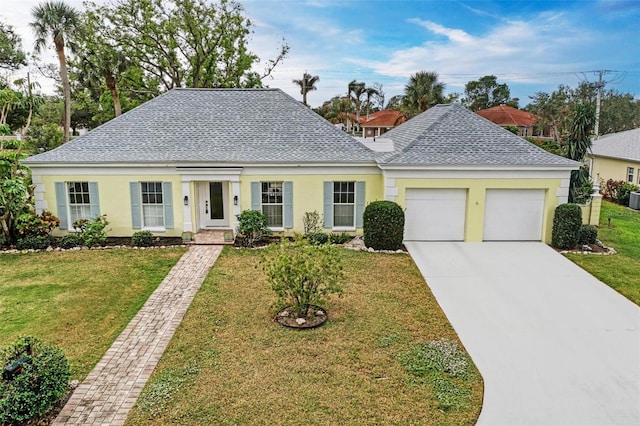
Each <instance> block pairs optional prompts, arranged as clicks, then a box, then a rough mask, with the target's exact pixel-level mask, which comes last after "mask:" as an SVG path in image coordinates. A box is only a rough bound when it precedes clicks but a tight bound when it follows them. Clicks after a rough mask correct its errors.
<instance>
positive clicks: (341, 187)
mask: <svg viewBox="0 0 640 426" xmlns="http://www.w3.org/2000/svg"><path fill="white" fill-rule="evenodd" d="M354 211H355V182H333V226H334V227H338V228H339V227H351V228H352V227H354V226H355V221H354Z"/></svg>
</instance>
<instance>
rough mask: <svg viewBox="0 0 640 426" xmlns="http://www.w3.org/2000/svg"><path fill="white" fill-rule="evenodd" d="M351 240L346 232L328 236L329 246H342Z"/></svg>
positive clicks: (333, 233)
mask: <svg viewBox="0 0 640 426" xmlns="http://www.w3.org/2000/svg"><path fill="white" fill-rule="evenodd" d="M352 238H353V236H351V235H349V234H348V233H346V232H340V233H337V232H332V233H331V234H329V242H330V243H331V244H344V243H346V242H347V241H351V239H352Z"/></svg>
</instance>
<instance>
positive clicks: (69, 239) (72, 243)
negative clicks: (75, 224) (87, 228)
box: [60, 234, 84, 249]
mask: <svg viewBox="0 0 640 426" xmlns="http://www.w3.org/2000/svg"><path fill="white" fill-rule="evenodd" d="M83 244H84V240H83V239H82V237H81V236H80V235H78V234H67V235H65V236H64V237H62V238H60V247H62V248H63V249H70V248H74V247H82V245H83Z"/></svg>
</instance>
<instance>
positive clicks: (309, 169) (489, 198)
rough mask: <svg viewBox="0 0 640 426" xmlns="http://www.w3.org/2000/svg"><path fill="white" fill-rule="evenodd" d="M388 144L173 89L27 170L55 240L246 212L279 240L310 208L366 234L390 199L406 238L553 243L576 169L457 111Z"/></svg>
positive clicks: (190, 225) (245, 100)
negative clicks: (401, 212)
mask: <svg viewBox="0 0 640 426" xmlns="http://www.w3.org/2000/svg"><path fill="white" fill-rule="evenodd" d="M247 117H250V119H247ZM301 129H303V130H301ZM385 138H389V139H390V141H391V143H390V144H389V149H386V150H385V151H384V152H376V151H373V150H371V149H369V148H367V147H366V146H365V145H364V144H361V143H359V142H358V141H356V140H355V139H353V138H352V137H351V136H349V135H347V134H345V133H344V132H342V131H340V130H338V129H336V128H335V127H334V126H333V125H331V123H329V122H327V121H326V120H324V119H323V118H322V117H320V116H318V115H317V114H315V113H314V112H313V111H311V110H310V109H309V108H306V107H305V106H304V105H302V104H300V102H298V101H296V100H295V99H293V98H292V97H290V96H288V95H286V94H285V93H284V92H282V91H281V90H278V89H174V90H171V91H169V92H167V93H165V94H163V95H161V96H158V97H157V98H155V99H153V100H151V101H149V102H147V103H145V104H143V105H141V106H139V107H137V108H135V109H133V110H131V111H128V112H126V113H125V114H123V115H121V116H120V117H117V118H115V119H113V120H111V121H110V122H108V123H106V124H104V125H102V126H100V127H98V128H96V129H94V130H92V131H91V132H89V133H88V134H86V135H84V136H81V137H78V138H76V139H74V140H72V141H70V142H68V143H66V144H64V145H62V146H60V147H58V148H56V149H54V150H52V151H49V152H45V153H42V154H38V155H35V156H33V157H30V158H28V159H27V160H26V161H25V164H26V165H28V166H29V167H30V168H31V170H32V175H33V182H34V184H35V185H36V188H35V198H36V207H37V208H38V209H39V210H42V209H49V210H52V211H53V212H54V213H55V214H56V215H57V216H58V217H59V218H60V219H61V223H62V225H61V229H62V230H63V231H61V232H64V230H68V229H70V224H71V223H72V222H73V221H74V220H76V219H78V218H82V217H95V216H97V215H98V214H107V215H108V217H109V220H110V222H111V224H110V228H111V231H110V233H109V235H111V236H129V235H131V234H132V233H133V232H135V231H137V230H140V229H148V230H150V231H152V232H154V233H156V234H157V235H163V236H180V235H182V234H183V233H184V232H199V231H201V230H207V229H234V228H235V227H236V225H237V219H236V215H238V214H239V213H240V212H241V211H243V210H246V209H256V210H261V211H262V212H264V213H265V214H266V215H267V218H268V222H269V226H270V227H271V229H272V230H274V231H278V232H283V233H287V234H290V233H293V232H302V231H303V221H302V219H303V216H304V213H305V212H311V211H314V210H315V211H318V212H320V213H322V214H323V226H324V230H325V231H326V232H343V231H347V232H361V231H362V230H361V227H362V213H363V211H364V208H365V206H366V204H367V203H369V202H371V201H374V200H382V199H387V200H392V201H396V202H398V203H399V204H400V205H401V206H403V207H404V208H405V209H406V221H407V224H406V233H405V238H406V239H407V240H411V239H412V240H459V241H483V240H535V241H541V240H542V241H549V240H550V239H551V226H552V217H553V211H554V209H555V207H556V206H557V205H558V204H559V203H563V202H566V200H567V193H568V185H569V176H570V172H571V170H573V169H576V168H577V167H578V164H577V163H575V162H573V161H570V160H567V159H565V158H561V157H557V156H555V155H552V154H549V153H547V152H546V151H543V150H541V149H539V148H537V147H535V146H534V145H532V144H530V143H528V142H527V141H525V140H524V139H521V138H519V137H518V136H515V135H513V134H512V133H510V132H508V131H506V130H504V129H502V128H501V127H499V126H496V125H494V124H493V123H491V122H489V121H487V120H485V119H484V118H482V117H480V116H478V115H476V114H474V113H472V112H470V111H468V110H466V109H464V108H463V107H461V106H459V105H439V106H436V107H433V108H431V109H429V110H428V111H426V112H425V113H423V114H421V115H419V116H417V117H415V118H413V119H412V120H409V121H407V122H406V123H404V124H403V125H401V126H399V127H397V128H395V129H393V130H391V131H389V132H387V133H386V134H385ZM59 232H60V231H59Z"/></svg>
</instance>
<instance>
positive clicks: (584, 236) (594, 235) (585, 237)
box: [578, 225, 598, 244]
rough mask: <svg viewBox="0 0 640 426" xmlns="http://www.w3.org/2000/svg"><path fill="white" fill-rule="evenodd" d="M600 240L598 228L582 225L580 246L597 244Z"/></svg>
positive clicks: (579, 239) (579, 237)
mask: <svg viewBox="0 0 640 426" xmlns="http://www.w3.org/2000/svg"><path fill="white" fill-rule="evenodd" d="M597 239H598V228H596V227H595V226H593V225H581V226H580V233H579V236H578V244H595V242H596V240H597Z"/></svg>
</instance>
